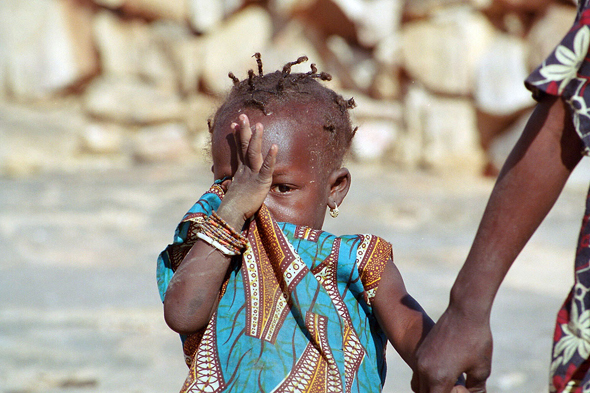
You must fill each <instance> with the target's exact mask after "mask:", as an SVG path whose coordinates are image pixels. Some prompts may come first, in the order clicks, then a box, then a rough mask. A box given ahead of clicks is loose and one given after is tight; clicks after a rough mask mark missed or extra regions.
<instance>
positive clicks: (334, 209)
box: [330, 202, 340, 218]
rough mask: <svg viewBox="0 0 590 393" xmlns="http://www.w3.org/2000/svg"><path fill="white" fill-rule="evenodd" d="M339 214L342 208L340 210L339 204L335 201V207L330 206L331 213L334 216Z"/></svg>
mask: <svg viewBox="0 0 590 393" xmlns="http://www.w3.org/2000/svg"><path fill="white" fill-rule="evenodd" d="M338 214H340V210H338V205H337V204H336V203H335V202H334V208H330V215H331V216H332V218H336V217H338Z"/></svg>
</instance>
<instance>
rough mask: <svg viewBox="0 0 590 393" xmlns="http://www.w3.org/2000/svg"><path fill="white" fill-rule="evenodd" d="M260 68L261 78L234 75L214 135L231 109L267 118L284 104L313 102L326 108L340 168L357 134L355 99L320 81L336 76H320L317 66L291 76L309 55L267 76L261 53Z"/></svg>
mask: <svg viewBox="0 0 590 393" xmlns="http://www.w3.org/2000/svg"><path fill="white" fill-rule="evenodd" d="M253 57H254V58H255V59H256V63H257V66H258V75H256V74H255V73H254V71H253V70H248V77H247V78H246V79H244V80H242V81H240V80H239V79H238V78H237V77H236V76H235V75H234V74H233V73H231V72H230V73H229V74H228V76H229V78H230V79H231V80H232V81H233V85H234V86H233V88H232V89H231V91H230V93H229V95H228V97H227V98H226V101H225V102H224V103H223V104H222V105H221V107H220V108H219V109H218V110H217V112H216V114H215V116H214V119H213V122H212V123H211V124H210V125H209V130H210V132H213V131H214V130H215V123H216V122H217V121H218V120H219V117H220V116H221V115H222V114H223V113H224V112H226V111H228V110H234V109H233V108H238V107H252V108H257V109H259V110H260V111H262V113H264V114H265V115H270V114H272V113H273V111H272V110H269V107H270V106H272V108H273V110H274V111H277V110H280V109H277V108H281V107H283V105H288V104H295V103H310V104H313V105H317V104H320V105H323V106H324V107H325V109H323V110H322V111H323V116H324V125H323V128H324V129H325V130H326V131H327V132H329V134H330V141H329V142H328V146H327V149H328V150H329V151H330V152H331V153H332V154H329V155H332V156H334V157H333V160H332V161H333V162H334V163H336V164H337V165H340V164H341V162H342V158H343V156H344V154H345V153H346V151H347V150H348V148H349V147H350V144H351V142H352V138H353V136H354V135H355V133H356V130H357V128H354V129H353V128H352V125H351V122H350V115H349V113H348V110H349V109H352V108H354V107H355V106H356V104H355V102H354V98H350V99H348V100H346V99H344V98H343V97H342V96H341V95H339V94H337V93H336V92H334V91H333V90H331V89H329V88H327V87H325V86H324V85H323V84H321V83H320V82H318V80H320V81H330V80H331V79H332V76H331V75H330V74H328V73H326V72H320V73H318V69H317V66H316V64H314V63H312V64H311V65H310V71H308V72H305V73H291V68H292V67H293V66H295V65H298V64H301V63H303V62H306V61H307V60H308V58H307V56H301V57H299V58H298V59H297V60H295V61H291V62H288V63H286V64H285V65H284V66H283V68H282V70H281V71H275V72H273V73H270V74H264V73H263V65H262V58H261V56H260V53H255V54H254V56H253Z"/></svg>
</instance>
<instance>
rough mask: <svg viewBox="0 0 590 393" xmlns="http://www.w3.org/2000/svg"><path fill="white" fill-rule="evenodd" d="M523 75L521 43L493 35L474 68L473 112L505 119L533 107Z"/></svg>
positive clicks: (524, 63) (506, 37)
mask: <svg viewBox="0 0 590 393" xmlns="http://www.w3.org/2000/svg"><path fill="white" fill-rule="evenodd" d="M527 75H528V70H527V68H526V47H525V44H524V42H523V41H521V40H520V39H518V38H515V37H511V36H509V35H507V34H497V36H496V38H495V39H494V41H493V43H492V44H491V45H490V46H489V47H488V49H487V51H486V53H484V55H483V56H482V57H481V60H480V63H479V65H478V67H477V76H476V83H475V94H474V97H475V103H476V106H477V108H478V109H479V110H481V111H483V112H486V113H489V114H492V115H496V116H506V115H510V114H512V113H516V112H518V111H520V110H522V109H524V108H527V107H530V106H533V105H534V103H535V101H534V100H533V99H532V97H531V94H530V92H529V91H528V90H527V89H526V88H525V87H524V84H523V81H524V80H525V78H526V77H527Z"/></svg>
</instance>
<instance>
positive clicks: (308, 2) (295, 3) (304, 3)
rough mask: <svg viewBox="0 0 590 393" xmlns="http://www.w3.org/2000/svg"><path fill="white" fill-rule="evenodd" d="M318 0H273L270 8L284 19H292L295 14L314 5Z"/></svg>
mask: <svg viewBox="0 0 590 393" xmlns="http://www.w3.org/2000/svg"><path fill="white" fill-rule="evenodd" d="M316 1H317V0H271V1H270V2H269V3H270V5H269V7H270V9H271V10H272V11H273V12H274V13H276V14H277V15H280V16H281V17H283V18H284V19H290V18H291V17H292V16H293V14H295V13H298V12H301V11H304V10H306V9H308V8H309V7H311V6H313V5H314V4H315V3H316Z"/></svg>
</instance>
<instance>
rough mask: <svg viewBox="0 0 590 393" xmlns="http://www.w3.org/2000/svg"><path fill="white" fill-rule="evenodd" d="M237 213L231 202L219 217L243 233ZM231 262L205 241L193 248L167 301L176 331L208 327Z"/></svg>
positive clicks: (175, 277)
mask: <svg viewBox="0 0 590 393" xmlns="http://www.w3.org/2000/svg"><path fill="white" fill-rule="evenodd" d="M234 210H235V209H233V208H232V204H231V203H229V204H228V203H227V201H224V202H222V203H221V205H220V206H219V208H218V209H217V214H218V216H219V217H220V218H222V219H223V220H224V221H225V222H226V223H228V224H229V225H230V226H231V227H232V228H234V229H236V228H237V230H238V231H239V230H240V229H241V228H242V227H243V226H244V223H245V220H244V218H243V215H242V214H237V213H235V212H234ZM230 263H231V257H230V256H227V255H224V254H223V253H221V252H220V251H219V250H217V249H216V248H214V247H212V246H210V245H209V244H207V243H206V242H204V241H202V240H198V241H197V242H196V243H195V244H194V245H193V246H192V247H191V249H190V250H189V252H188V253H187V255H186V256H185V258H184V259H183V261H182V263H181V264H180V266H179V267H178V269H177V270H176V272H175V273H174V275H173V276H172V279H171V280H170V284H169V286H168V290H167V291H166V296H165V298H164V318H165V320H166V323H167V324H168V326H169V327H170V328H171V329H172V330H174V331H176V332H178V333H183V334H188V333H193V332H196V331H198V330H199V329H201V328H203V327H205V326H206V325H207V323H208V322H209V319H210V317H211V314H212V313H213V311H214V308H215V305H216V304H217V301H218V299H219V290H220V288H221V285H222V284H223V279H224V277H225V275H226V274H227V269H228V267H229V265H230Z"/></svg>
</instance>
